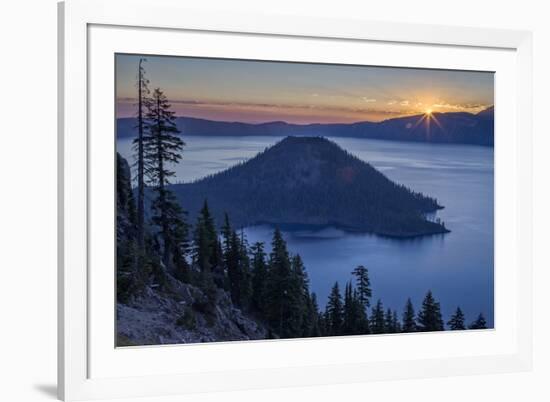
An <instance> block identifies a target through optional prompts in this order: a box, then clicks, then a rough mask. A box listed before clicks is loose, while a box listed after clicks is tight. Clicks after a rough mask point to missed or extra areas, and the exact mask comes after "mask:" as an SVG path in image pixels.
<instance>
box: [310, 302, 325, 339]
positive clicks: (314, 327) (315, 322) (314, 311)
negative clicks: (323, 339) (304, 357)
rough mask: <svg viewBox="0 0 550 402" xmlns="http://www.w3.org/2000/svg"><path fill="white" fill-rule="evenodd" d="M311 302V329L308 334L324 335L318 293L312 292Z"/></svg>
mask: <svg viewBox="0 0 550 402" xmlns="http://www.w3.org/2000/svg"><path fill="white" fill-rule="evenodd" d="M309 303H310V307H309V311H310V314H311V330H310V333H309V335H308V336H322V334H323V333H322V329H321V323H320V322H319V304H318V303H317V295H316V294H315V293H311V295H310V297H309Z"/></svg>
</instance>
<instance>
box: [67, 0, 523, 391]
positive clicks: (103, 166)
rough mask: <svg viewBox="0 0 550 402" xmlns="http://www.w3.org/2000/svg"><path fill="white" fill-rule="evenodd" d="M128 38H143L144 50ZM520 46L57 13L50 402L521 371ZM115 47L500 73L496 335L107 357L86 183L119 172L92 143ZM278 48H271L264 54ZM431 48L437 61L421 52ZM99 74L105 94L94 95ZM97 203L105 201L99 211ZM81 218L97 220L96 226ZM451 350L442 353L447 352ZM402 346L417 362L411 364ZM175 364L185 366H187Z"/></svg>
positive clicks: (98, 234)
mask: <svg viewBox="0 0 550 402" xmlns="http://www.w3.org/2000/svg"><path fill="white" fill-rule="evenodd" d="M128 10H131V11H132V12H131V13H130V12H128ZM138 35H140V38H141V39H142V40H140V41H139V43H140V45H139V46H137V44H136V42H137V41H136V37H137V36H138ZM181 35H187V36H189V35H192V36H193V38H195V39H196V40H198V41H201V40H203V42H201V43H203V44H204V45H205V46H204V48H205V50H204V51H203V50H201V49H198V48H197V49H194V50H193V49H191V48H187V49H186V50H182V48H181V41H179V40H178V38H180V37H182V36H181ZM205 35H206V36H208V37H209V38H213V40H211V42H218V43H221V42H222V41H223V40H227V41H228V42H227V44H228V45H227V46H218V48H216V47H215V46H214V45H213V44H212V45H209V46H210V47H209V48H208V49H206V48H207V47H208V46H206V45H207V43H208V40H207V39H201V37H203V36H205ZM152 36H155V37H162V38H163V39H165V41H163V42H165V45H164V47H162V48H161V47H160V45H154V44H148V43H147V42H148V41H147V39H146V38H147V37H152ZM224 38H225V39H224ZM227 38H229V39H227ZM304 41H307V42H308V47H311V50H309V53H308V52H300V51H299V50H300V49H301V48H300V46H301V47H302V49H304ZM149 42H154V41H149ZM262 44H269V46H262ZM320 46H324V47H325V48H326V47H327V46H332V47H331V49H332V52H330V54H331V56H323V57H324V58H323V59H320V58H319V57H320V56H319V57H317V56H316V55H315V53H314V52H315V50H314V49H315V48H316V47H320ZM357 46H363V47H368V49H369V57H370V58H369V59H368V60H367V59H364V60H363V59H358V58H357V57H359V56H354V55H353V54H354V52H353V48H354V47H355V48H356V47H357ZM531 47H532V38H531V34H530V33H529V32H523V31H521V32H520V31H507V30H494V29H479V28H459V27H445V26H430V25H410V24H399V23H381V22H368V21H362V20H322V19H314V18H308V17H298V16H279V15H247V14H231V15H228V13H223V14H219V15H215V14H214V15H212V14H206V13H204V12H201V11H200V10H192V9H187V8H185V7H184V6H183V5H182V4H181V2H180V1H178V0H157V1H155V2H152V1H144V0H140V1H136V0H133V1H132V0H110V1H109V0H96V1H92V0H68V1H65V2H64V3H60V4H59V96H58V99H59V120H58V122H59V137H58V138H59V230H58V233H59V282H58V283H59V320H58V322H59V328H58V333H59V335H58V336H59V343H58V353H59V363H58V368H59V373H58V390H59V397H60V398H61V399H64V400H81V399H95V398H107V397H110V398H115V397H143V396H160V395H167V394H179V393H191V392H206V391H222V390H238V389H252V388H265V387H279V386H299V385H315V384H329V383H345V382H360V381H368V380H380V379H399V378H416V377H430V376H442V375H461V374H474V373H498V372H510V371H520V370H529V369H530V367H531V360H532V341H531V311H532V308H531V279H532V277H531V265H532V264H531V259H532V256H531V254H532V253H531V245H532V234H531V233H532V206H531V203H532V197H531V194H532V190H531V181H532V171H531V153H532V150H531V147H532V140H531V91H532V84H531V82H532V81H531V80H532V72H531ZM266 48H268V49H267V50H266ZM398 48H399V49H400V51H399V52H396V51H395V50H396V49H398ZM277 49H279V50H277ZM411 49H414V52H415V54H420V55H424V58H423V61H422V60H418V59H415V60H411V57H409V58H408V59H407V54H408V53H407V52H408V51H410V50H411ZM268 50H269V52H271V53H269V52H268ZM120 51H127V52H143V53H149V54H151V53H156V54H175V55H177V54H188V55H199V56H201V55H207V53H208V52H210V53H208V54H211V53H212V52H215V54H216V55H217V56H221V57H230V56H231V55H236V56H238V57H244V58H246V57H249V58H256V59H262V58H268V57H269V58H275V59H285V58H286V59H288V60H305V61H320V60H329V61H332V62H335V61H339V62H344V63H346V62H348V63H352V62H357V61H359V64H361V63H367V62H369V63H374V64H377V63H379V64H380V65H403V66H411V67H433V68H437V67H441V68H449V67H452V66H454V67H455V68H463V69H476V68H479V69H482V68H483V69H489V70H491V69H492V70H493V71H496V73H497V77H501V78H497V80H496V84H495V87H496V91H495V96H496V98H495V99H496V102H495V103H496V104H497V107H498V110H499V111H497V117H496V122H495V132H496V134H495V142H497V141H498V142H499V143H498V144H497V145H496V146H495V171H496V175H495V182H496V189H497V191H496V193H495V199H496V200H497V209H496V212H495V225H496V229H497V230H496V231H495V233H499V235H498V236H499V239H498V242H497V246H498V245H500V246H498V247H497V246H496V251H495V253H496V254H495V278H496V280H495V282H496V283H495V295H496V296H495V297H496V298H497V300H496V303H495V305H496V313H497V314H496V326H495V330H491V331H468V332H461V333H456V334H454V333H453V334H451V333H440V334H414V335H407V334H404V335H397V336H369V337H367V338H365V337H361V336H359V337H337V338H324V339H315V340H283V341H265V342H236V343H232V344H228V343H225V344H224V343H217V344H210V345H180V346H162V347H149V348H126V349H124V350H120V349H115V348H114V342H111V343H109V342H110V341H109V339H112V338H113V332H112V326H113V325H114V324H113V319H112V318H113V316H114V303H112V300H113V299H112V298H110V297H105V298H102V299H103V302H101V301H99V297H97V296H94V295H97V294H98V292H99V293H103V294H110V293H113V292H112V290H113V283H112V282H111V283H107V282H109V280H111V281H113V282H114V278H113V276H114V275H113V274H112V266H111V267H110V266H108V264H104V266H103V268H101V269H100V268H98V269H95V268H94V269H91V268H90V267H92V266H94V267H95V266H97V261H98V260H102V259H104V258H105V259H106V260H105V261H107V260H109V259H110V261H113V259H112V255H111V254H109V252H107V251H106V252H103V251H101V253H99V252H96V251H97V250H98V248H97V247H96V248H95V249H93V251H91V248H90V244H91V242H92V243H93V244H94V245H95V244H99V243H100V241H101V238H102V237H104V238H109V236H105V235H104V234H105V231H108V230H111V231H112V230H114V229H113V228H110V229H109V227H108V226H109V222H113V220H109V219H106V220H105V219H104V220H96V218H95V217H97V216H98V215H105V216H106V217H107V218H109V211H108V209H109V205H110V204H109V202H111V201H112V200H113V199H114V198H113V197H112V194H111V193H109V191H113V190H112V188H110V189H109V188H107V187H109V186H104V187H105V189H100V190H98V191H96V188H98V185H97V183H101V182H103V183H104V180H108V178H109V175H111V176H112V175H113V173H114V169H112V167H113V164H110V163H107V162H104V161H106V160H107V161H109V159H105V157H104V156H105V155H107V158H109V156H108V155H109V152H112V149H110V148H109V144H108V143H109V141H110V142H111V143H112V140H113V137H111V136H109V135H106V136H105V137H102V139H101V142H98V141H99V136H98V135H94V133H96V132H98V131H101V132H108V131H109V130H113V129H114V128H113V127H112V121H113V120H112V115H111V114H110V113H112V110H111V106H110V103H109V102H113V99H112V88H113V87H112V85H111V82H112V80H113V79H114V77H113V74H112V72H113V70H112V69H111V65H110V64H109V63H112V60H111V59H112V58H111V59H109V57H110V56H109V55H113V53H115V52H120ZM182 52H183V53H182ZM201 52H206V53H201ZM274 52H279V53H277V56H273V54H274ZM285 52H286V53H285ZM434 52H436V53H437V56H438V57H434V56H433V55H432V56H430V54H431V53H434ZM191 53H192V54H191ZM302 53H303V54H302ZM436 53H434V54H436ZM409 55H410V53H409ZM327 57H329V58H327ZM331 57H332V58H331ZM346 58H349V59H346ZM344 59H346V60H344ZM421 59H422V58H421ZM436 59H437V60H439V61H436ZM109 60H111V61H109ZM99 80H101V82H102V83H103V82H104V84H102V85H97V83H98V82H99ZM109 91H111V92H109ZM109 94H110V95H109ZM109 96H110V97H111V98H109V99H107V98H108V97H109ZM499 99H500V101H499ZM109 110H111V111H109ZM109 125H110V126H109ZM497 136H498V137H497ZM497 138H498V140H497ZM504 176H505V177H504ZM499 177H500V183H501V184H499ZM111 180H112V179H111ZM94 183H95V184H94ZM499 194H500V195H499ZM499 197H500V198H499ZM101 199H104V200H105V199H106V200H108V202H107V203H106V204H105V205H103V206H102V202H101ZM498 199H502V200H503V201H502V202H500V203H499V201H498ZM504 200H507V201H504ZM111 205H112V204H111ZM98 208H99V209H98ZM111 209H112V207H111ZM90 211H95V212H94V213H93V214H92V216H93V219H92V218H91V215H90ZM98 212H100V213H99V214H98ZM505 217H507V218H508V219H503V218H505ZM98 222H100V223H98ZM94 247H95V246H94ZM101 247H102V246H101ZM93 264H96V265H93ZM109 275H110V276H109ZM109 278H111V279H109ZM104 282H105V283H104ZM103 283H104V284H103ZM504 296H509V297H504ZM113 297H114V296H113ZM499 297H500V299H498V298H499ZM499 300H500V301H499ZM499 306H500V310H499ZM109 309H111V310H112V312H111V313H109V311H110V310H109ZM504 310H505V311H506V314H504V313H503V311H504ZM499 311H500V313H499ZM499 314H500V315H499ZM499 317H500V318H499ZM451 346H452V347H453V348H454V349H455V350H454V352H453V353H449V352H448V350H449V348H450V347H451ZM357 348H362V350H364V351H365V353H366V351H369V352H368V358H367V357H365V355H362V354H361V353H353V354H352V353H338V352H341V351H348V350H356V349H357ZM390 350H392V351H393V354H391V355H390V354H389V352H388V351H390ZM405 350H413V351H414V353H409V354H408V355H406V354H405ZM320 351H323V352H324V353H323V354H320V353H319V352H320ZM377 353H378V354H377ZM341 355H343V357H342V356H341ZM220 356H223V357H220ZM182 361H185V362H186V363H185V364H183V365H182V363H181V362H182ZM199 362H200V364H199ZM160 363H162V369H160V368H159V366H160ZM184 366H185V367H184Z"/></svg>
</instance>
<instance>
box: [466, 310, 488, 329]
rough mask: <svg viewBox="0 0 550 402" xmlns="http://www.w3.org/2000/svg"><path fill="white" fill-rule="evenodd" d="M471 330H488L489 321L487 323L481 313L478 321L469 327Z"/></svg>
mask: <svg viewBox="0 0 550 402" xmlns="http://www.w3.org/2000/svg"><path fill="white" fill-rule="evenodd" d="M468 328H470V329H487V321H485V317H484V316H483V314H482V313H479V315H478V316H477V319H476V320H475V321H474V322H472V323H471V324H470V326H469V327H468Z"/></svg>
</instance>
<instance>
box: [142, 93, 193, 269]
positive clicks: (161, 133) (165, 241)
mask: <svg viewBox="0 0 550 402" xmlns="http://www.w3.org/2000/svg"><path fill="white" fill-rule="evenodd" d="M170 107H171V106H170V104H169V102H168V100H167V99H166V96H165V95H164V94H163V92H162V91H161V90H160V89H158V88H157V89H155V91H154V92H153V95H152V98H151V100H150V102H149V103H148V104H147V115H146V117H147V120H148V124H147V128H148V130H149V133H148V134H147V135H144V136H143V141H142V143H143V151H144V153H143V160H144V169H145V174H146V176H147V179H148V182H149V184H151V185H152V186H153V187H154V190H155V194H156V195H155V199H154V200H153V202H152V205H151V210H152V222H153V224H155V225H156V226H158V227H159V229H160V230H159V234H160V236H161V238H162V252H161V254H162V261H163V262H164V264H165V266H167V267H169V268H171V269H173V270H174V266H173V265H174V262H177V264H179V267H178V268H179V269H177V270H176V272H177V271H179V270H180V269H181V270H184V271H187V266H186V260H185V258H184V256H185V254H186V253H187V247H188V244H187V237H188V226H187V223H186V222H185V219H184V211H183V210H182V209H181V207H180V205H179V203H178V202H177V200H176V198H175V196H174V195H173V194H172V192H171V191H170V190H168V189H167V188H166V186H167V185H168V184H170V182H169V178H170V177H172V176H174V175H175V172H174V171H172V170H170V169H169V168H168V164H170V163H171V164H175V163H179V161H180V160H181V151H182V150H183V146H184V145H185V143H184V142H183V141H182V140H181V138H180V137H178V136H177V134H178V133H179V130H178V129H177V128H176V123H175V117H174V112H172V111H171V110H170ZM174 256H176V257H175V259H174ZM177 273H178V274H181V272H177Z"/></svg>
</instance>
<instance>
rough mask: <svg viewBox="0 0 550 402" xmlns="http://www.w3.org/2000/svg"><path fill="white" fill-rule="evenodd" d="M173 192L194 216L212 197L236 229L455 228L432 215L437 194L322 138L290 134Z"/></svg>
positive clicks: (421, 231)
mask: <svg viewBox="0 0 550 402" xmlns="http://www.w3.org/2000/svg"><path fill="white" fill-rule="evenodd" d="M171 189H172V190H173V191H174V193H175V194H176V196H177V198H178V200H179V201H180V203H181V205H182V207H183V208H184V209H185V210H187V211H189V214H190V217H191V219H194V218H195V216H196V215H197V213H198V211H199V210H200V208H201V206H202V204H203V203H204V201H205V200H207V201H208V204H209V206H210V210H211V211H215V213H216V214H215V216H214V217H215V219H216V222H218V223H221V222H223V214H224V213H225V212H226V213H228V214H229V216H230V217H231V220H232V222H233V224H234V225H235V226H236V227H246V226H253V225H259V224H272V225H279V226H289V225H291V226H306V227H308V226H309V227H323V226H329V225H332V226H336V227H339V228H343V229H345V230H350V231H361V232H370V233H375V234H380V235H385V236H395V237H413V236H421V235H427V234H435V233H445V232H448V230H447V229H446V228H445V227H444V226H443V225H442V224H440V223H436V222H431V221H429V220H427V219H426V218H425V214H427V213H429V212H433V211H436V210H437V209H440V208H442V207H441V206H440V205H439V204H438V203H437V201H436V200H435V199H433V198H430V197H427V196H425V195H423V194H421V193H417V192H414V191H412V190H410V189H408V188H406V187H405V186H402V185H399V184H396V183H394V182H392V181H391V180H389V179H388V178H387V177H386V176H384V175H383V174H382V173H380V172H379V171H378V170H376V169H375V168H374V167H372V166H371V165H370V164H368V163H366V162H364V161H362V160H360V159H358V158H357V157H355V156H353V155H352V154H350V153H348V152H346V151H345V150H343V149H342V148H340V147H339V146H338V145H337V144H335V143H334V142H332V141H329V140H327V139H326V138H322V137H286V138H285V139H283V140H282V141H280V142H279V143H277V144H275V145H273V146H272V147H270V148H267V149H266V150H265V151H263V152H261V153H259V154H258V155H256V156H255V157H254V158H252V159H250V160H248V161H246V162H244V163H241V164H239V165H236V166H234V167H231V168H229V169H227V170H225V171H222V172H220V173H217V174H214V175H212V176H208V177H205V178H203V179H201V180H198V181H196V182H193V183H185V184H176V185H173V186H171Z"/></svg>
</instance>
